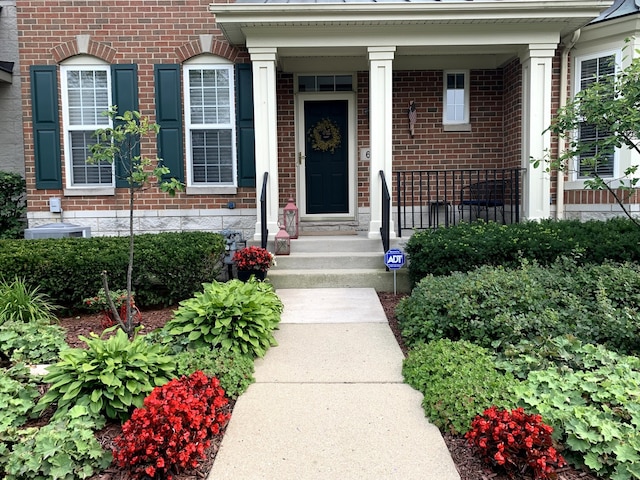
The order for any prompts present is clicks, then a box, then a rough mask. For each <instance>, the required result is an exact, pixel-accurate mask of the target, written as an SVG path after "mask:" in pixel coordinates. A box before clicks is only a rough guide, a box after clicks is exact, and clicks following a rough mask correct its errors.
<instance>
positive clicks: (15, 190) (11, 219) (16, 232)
mask: <svg viewBox="0 0 640 480" xmlns="http://www.w3.org/2000/svg"><path fill="white" fill-rule="evenodd" d="M26 193H27V184H26V182H25V180H24V178H22V176H21V175H19V174H17V173H9V172H0V238H20V237H22V232H23V230H24V225H25V222H24V213H25V212H26V211H27V202H26Z"/></svg>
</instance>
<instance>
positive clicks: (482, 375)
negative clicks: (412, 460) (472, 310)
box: [402, 339, 516, 434]
mask: <svg viewBox="0 0 640 480" xmlns="http://www.w3.org/2000/svg"><path fill="white" fill-rule="evenodd" d="M402 374H403V376H404V379H405V381H406V382H407V383H408V384H409V385H411V386H412V387H413V388H415V389H416V390H418V391H420V392H422V394H423V395H424V398H423V400H422V406H423V408H424V411H425V414H426V415H427V417H428V418H429V420H430V421H431V422H432V423H433V424H434V425H436V426H437V427H439V428H440V429H441V430H442V431H448V432H451V433H456V434H464V433H465V432H466V431H467V430H468V429H469V425H470V424H471V421H472V420H473V418H474V417H475V416H476V415H477V414H478V413H479V412H482V411H483V410H484V409H485V408H486V406H487V405H501V406H502V407H503V408H506V407H513V406H515V403H516V400H515V399H514V398H513V397H512V395H511V394H510V393H509V387H510V386H511V384H512V383H513V381H514V380H513V376H512V375H511V374H510V373H508V374H505V373H503V372H500V371H498V370H497V369H496V367H495V366H494V364H493V358H492V356H491V354H490V353H489V351H488V350H486V349H485V348H482V347H480V346H478V345H474V344H473V343H471V342H467V341H464V340H463V341H458V342H454V341H451V340H449V339H440V340H435V341H433V342H429V343H426V344H421V345H418V346H416V347H415V348H413V349H412V350H411V351H410V352H409V355H408V356H407V358H406V359H405V361H404V364H403V368H402Z"/></svg>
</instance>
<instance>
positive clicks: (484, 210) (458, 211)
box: [395, 168, 524, 237]
mask: <svg viewBox="0 0 640 480" xmlns="http://www.w3.org/2000/svg"><path fill="white" fill-rule="evenodd" d="M523 170H524V169H522V168H494V169H463V170H405V171H397V172H395V176H396V186H395V187H396V208H397V222H396V224H397V234H398V237H402V231H403V229H404V230H406V229H411V230H425V229H433V228H438V227H443V226H444V227H448V226H450V225H456V224H458V223H460V222H470V221H475V220H477V219H482V220H485V221H496V222H500V223H503V224H507V223H519V222H520V210H521V200H522V199H521V191H522V186H521V183H522V171H523Z"/></svg>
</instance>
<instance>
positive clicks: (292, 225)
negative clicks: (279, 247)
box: [283, 198, 298, 238]
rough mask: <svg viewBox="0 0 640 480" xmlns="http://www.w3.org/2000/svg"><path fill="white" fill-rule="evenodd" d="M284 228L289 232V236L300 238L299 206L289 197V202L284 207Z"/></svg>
mask: <svg viewBox="0 0 640 480" xmlns="http://www.w3.org/2000/svg"><path fill="white" fill-rule="evenodd" d="M283 212H284V228H285V230H286V231H287V233H288V234H289V238H298V207H296V206H295V204H294V203H293V198H289V203H287V205H286V206H285V207H284V209H283Z"/></svg>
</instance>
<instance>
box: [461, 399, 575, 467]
mask: <svg viewBox="0 0 640 480" xmlns="http://www.w3.org/2000/svg"><path fill="white" fill-rule="evenodd" d="M552 432H553V428H551V427H550V426H549V425H546V424H545V423H543V422H542V417H541V416H540V415H532V414H527V413H525V411H524V409H523V408H521V407H520V408H516V409H513V410H500V409H498V408H497V407H495V406H492V407H490V408H488V409H486V410H485V411H484V412H483V414H482V415H478V416H476V418H475V419H474V420H473V422H472V423H471V430H469V431H468V432H467V433H466V434H465V438H466V439H467V440H468V441H469V443H470V444H471V445H472V447H473V448H474V451H475V452H476V453H477V454H478V455H479V456H480V458H482V460H483V461H484V462H485V463H487V464H489V465H491V466H492V467H493V468H494V469H496V470H504V471H506V472H507V473H508V474H509V475H510V476H511V475H522V474H526V473H532V474H533V477H534V478H535V479H549V478H557V475H556V469H557V468H558V467H562V466H564V465H565V463H566V462H565V461H564V459H563V458H562V456H561V455H560V454H558V452H557V450H556V449H555V447H554V446H553V439H552V438H551V433H552Z"/></svg>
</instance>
